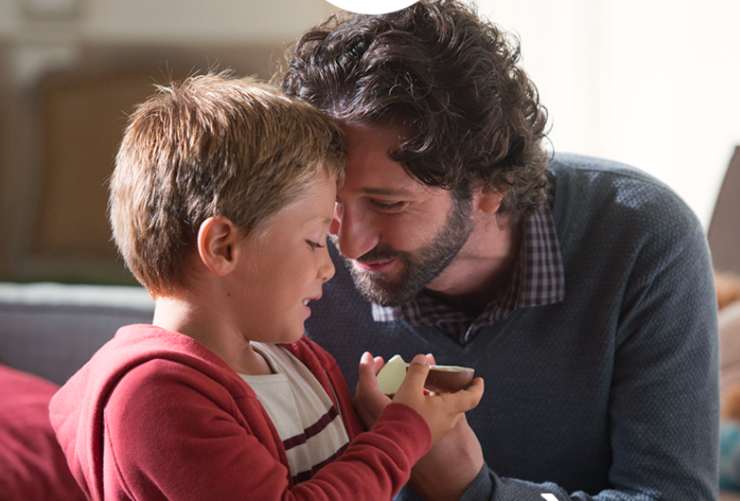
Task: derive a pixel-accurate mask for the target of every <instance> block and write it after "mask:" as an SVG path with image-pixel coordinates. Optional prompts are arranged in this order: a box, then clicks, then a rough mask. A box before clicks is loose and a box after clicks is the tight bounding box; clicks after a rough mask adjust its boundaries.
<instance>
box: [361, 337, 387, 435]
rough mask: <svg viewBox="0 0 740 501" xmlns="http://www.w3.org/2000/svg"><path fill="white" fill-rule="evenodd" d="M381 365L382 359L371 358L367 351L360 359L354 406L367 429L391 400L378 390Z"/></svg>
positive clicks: (383, 363)
mask: <svg viewBox="0 0 740 501" xmlns="http://www.w3.org/2000/svg"><path fill="white" fill-rule="evenodd" d="M383 365H385V362H384V361H383V358H382V357H373V356H372V354H371V353H369V352H367V351H366V352H365V353H363V354H362V358H360V368H359V370H358V373H357V388H356V389H355V398H354V406H355V410H356V411H357V414H359V416H360V419H361V420H362V422H363V423H364V424H365V426H366V427H368V428H370V427H371V426H372V425H373V424H375V421H377V420H378V417H379V416H380V414H381V413H382V412H383V409H385V407H386V406H387V405H388V404H389V403H391V399H390V398H388V397H387V396H386V395H384V394H383V392H381V391H380V388H378V378H377V375H378V372H380V369H382V368H383Z"/></svg>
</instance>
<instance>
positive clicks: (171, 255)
mask: <svg viewBox="0 0 740 501" xmlns="http://www.w3.org/2000/svg"><path fill="white" fill-rule="evenodd" d="M341 144H342V143H341V138H340V133H339V132H338V129H337V128H336V127H335V126H334V125H333V124H332V122H331V121H330V120H329V119H327V118H325V117H324V116H323V115H322V114H320V113H319V112H318V111H315V110H314V109H313V108H311V107H309V106H308V105H305V104H301V103H298V102H294V101H292V100H289V99H288V98H286V97H284V96H282V95H279V94H278V93H277V92H276V91H275V90H272V89H271V88H269V87H266V86H263V85H259V84H255V83H253V82H248V81H244V80H235V79H230V78H227V77H224V76H222V75H206V76H199V77H192V78H189V79H188V80H186V81H185V82H184V83H183V84H181V85H180V86H173V87H171V88H160V92H159V94H157V95H155V96H153V97H151V98H150V99H149V100H147V101H146V102H145V103H144V104H143V105H141V106H140V107H139V108H138V109H137V110H136V112H135V113H134V114H133V116H132V117H131V120H130V123H129V126H128V128H127V130H126V133H125V135H124V138H123V141H122V144H121V147H120V151H119V153H118V156H117V158H116V168H115V171H114V173H113V177H112V179H111V186H110V219H111V225H112V228H113V236H114V239H115V242H116V244H117V246H118V248H119V250H120V252H121V254H122V256H123V258H124V259H125V261H126V264H127V265H128V267H129V268H130V269H131V271H132V272H133V274H134V275H135V276H136V278H137V279H138V280H139V281H140V282H141V283H142V284H143V285H144V286H145V287H146V288H147V289H148V290H149V291H150V293H151V294H152V296H153V297H154V298H155V301H156V302H155V313H154V320H153V324H152V325H133V326H127V327H123V328H121V329H120V330H119V331H118V332H117V333H116V335H115V337H114V338H113V339H112V340H111V341H109V342H108V343H107V344H106V345H104V346H103V347H102V348H101V349H100V350H99V351H98V352H97V353H96V354H95V355H94V356H93V358H92V359H91V360H90V361H89V362H88V363H87V364H86V365H85V366H84V367H83V368H82V369H81V370H80V371H79V372H78V373H77V374H75V375H74V376H73V377H72V378H71V379H70V380H69V381H68V382H67V384H65V385H64V387H63V388H62V389H61V390H60V391H59V392H58V393H57V394H56V395H55V397H54V399H53V401H52V403H51V406H50V415H51V420H52V424H53V426H54V428H55V431H56V434H57V437H58V439H59V441H60V443H61V444H62V447H63V449H64V452H65V454H66V456H67V460H68V463H69V465H70V467H71V469H72V472H73V474H74V476H75V478H76V479H77V481H78V483H79V484H80V485H81V486H82V487H83V489H84V490H85V492H86V494H87V495H88V496H89V497H90V498H92V499H104V498H105V499H260V500H261V499H312V500H316V499H350V498H361V499H373V500H377V499H389V498H390V497H391V496H392V495H393V494H394V493H395V492H397V490H398V489H399V488H400V486H401V485H402V484H403V483H404V482H405V481H406V480H407V479H408V477H409V474H410V470H411V467H412V466H413V465H414V463H415V462H416V461H417V460H418V459H419V458H421V456H423V455H424V454H425V453H426V451H427V450H428V449H429V448H430V446H431V444H432V443H433V442H434V441H435V440H436V439H437V438H438V437H440V436H441V435H443V434H444V433H445V432H446V431H448V430H449V429H451V428H452V426H454V424H455V423H456V422H457V420H458V419H459V418H460V417H461V416H462V415H463V412H464V411H466V410H469V409H470V408H472V407H474V406H475V405H476V404H477V402H478V400H479V399H480V397H481V394H482V382H481V381H476V382H475V383H474V384H473V385H471V387H470V388H469V389H467V390H464V391H462V392H458V393H456V394H448V395H429V394H424V393H423V381H424V378H425V376H426V372H427V371H428V366H427V364H426V361H425V360H426V359H425V357H424V356H418V357H417V358H416V359H415V361H416V362H417V363H416V364H414V365H413V366H412V367H411V369H410V370H409V373H408V375H407V378H406V381H405V382H404V385H403V386H402V387H401V389H399V391H398V393H397V395H396V396H395V397H394V401H393V402H392V403H387V406H385V407H384V408H383V409H382V412H380V416H379V417H378V419H377V421H376V422H375V423H374V425H373V426H372V428H371V429H370V430H369V431H368V432H364V433H363V432H362V428H361V425H360V423H359V421H358V419H357V417H356V415H355V414H354V412H353V410H352V406H351V403H350V397H349V394H348V391H347V388H346V383H345V382H344V380H343V379H342V377H341V375H340V372H339V369H338V368H337V366H336V364H335V362H334V360H333V358H331V356H330V355H328V354H327V353H326V352H324V351H323V350H322V349H321V348H319V347H318V346H317V345H316V344H314V343H313V342H311V341H309V340H308V339H307V338H305V337H303V323H304V321H305V320H306V318H307V317H308V316H309V315H310V313H311V311H310V308H309V306H308V305H309V303H310V302H311V301H313V300H316V299H318V298H319V297H320V296H321V289H322V284H323V283H324V282H325V281H326V280H329V279H330V278H331V277H332V275H333V274H334V267H333V265H332V262H331V259H330V258H329V255H328V252H327V249H326V238H327V232H328V227H329V224H330V222H331V218H332V214H333V206H334V201H335V196H336V185H337V179H338V177H341V173H342V168H343V161H344V153H343V147H342V146H341ZM347 335H351V333H347ZM278 343H281V344H278ZM362 364H363V365H364V367H365V369H363V370H367V367H368V365H372V366H375V365H377V363H375V362H374V361H373V360H372V357H371V356H370V355H368V354H365V355H364V356H363V361H362ZM358 405H360V406H361V407H362V406H363V405H365V406H370V407H374V406H377V403H363V402H362V401H359V402H358ZM375 411H377V409H375ZM373 413H374V412H364V413H363V415H368V414H373ZM368 424H371V423H368Z"/></svg>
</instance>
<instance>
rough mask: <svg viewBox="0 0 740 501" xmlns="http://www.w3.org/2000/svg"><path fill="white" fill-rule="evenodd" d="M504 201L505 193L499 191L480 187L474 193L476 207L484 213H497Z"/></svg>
mask: <svg viewBox="0 0 740 501" xmlns="http://www.w3.org/2000/svg"><path fill="white" fill-rule="evenodd" d="M503 201H504V194H503V193H501V192H498V191H490V190H483V189H478V190H475V192H474V193H473V204H474V207H475V209H476V210H478V211H480V212H482V213H484V214H489V215H490V214H496V213H497V212H498V210H499V209H500V208H501V203H502V202H503Z"/></svg>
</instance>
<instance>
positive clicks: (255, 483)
mask: <svg viewBox="0 0 740 501" xmlns="http://www.w3.org/2000/svg"><path fill="white" fill-rule="evenodd" d="M241 404H244V405H245V406H246V408H249V411H246V412H247V413H250V414H252V416H247V419H249V422H248V423H247V422H240V421H241V417H240V416H241V411H240V410H239V408H238V407H237V405H238V404H236V403H235V401H234V400H233V398H231V396H230V394H229V393H228V391H227V390H226V388H225V387H223V386H221V385H219V384H217V383H216V382H215V381H213V380H212V379H210V378H208V377H206V376H205V375H203V374H201V373H199V372H197V371H195V370H193V369H191V368H189V367H187V366H184V365H181V364H178V363H176V362H170V361H165V360H156V361H152V362H148V363H146V364H143V365H141V366H139V367H137V368H136V369H133V370H132V371H131V372H129V373H128V374H127V375H126V376H125V377H124V378H123V379H122V380H121V381H120V383H119V384H118V386H117V387H116V389H115V391H114V392H113V394H112V395H111V398H110V400H109V402H108V405H107V406H106V410H105V427H106V446H107V449H108V451H107V457H106V459H107V463H106V466H107V468H108V469H107V471H106V472H105V476H106V479H107V484H108V485H107V486H106V487H107V488H108V487H111V486H112V485H113V484H117V488H120V489H121V490H122V491H123V492H124V493H125V494H127V495H128V496H130V497H132V498H135V499H155V498H167V499H179V500H189V499H193V500H195V499H223V500H230V499H261V500H262V499H264V500H278V499H284V500H292V499H306V500H312V501H313V500H346V499H367V500H381V499H390V498H391V497H392V495H393V494H394V493H396V492H397V491H398V489H400V487H401V486H402V485H403V484H404V483H405V482H406V481H407V480H408V476H409V473H410V471H411V467H412V466H413V465H414V464H415V463H416V461H417V460H418V459H419V458H420V457H421V456H422V455H423V454H425V453H426V452H427V451H428V449H429V447H430V434H429V429H428V427H427V425H426V423H425V422H424V421H423V419H422V418H421V417H420V416H419V415H418V414H417V413H416V412H415V411H413V410H412V409H410V408H408V407H406V406H403V405H399V404H392V405H390V406H389V407H388V408H387V409H386V411H385V412H384V413H383V415H382V416H381V418H380V419H379V420H378V422H377V423H376V425H375V426H374V427H373V429H372V430H371V431H369V432H366V433H362V434H360V435H358V436H357V437H356V438H355V440H353V441H352V442H351V443H350V445H349V446H348V447H347V449H345V451H344V453H343V454H342V455H341V456H340V457H339V458H338V459H337V460H335V461H333V462H332V463H330V464H328V465H327V466H325V467H324V468H322V469H321V470H320V471H319V472H318V473H317V474H315V475H314V476H313V478H312V479H311V480H308V481H306V482H302V483H300V484H298V485H294V486H291V485H289V482H288V474H287V470H286V467H285V466H284V465H283V464H282V463H281V462H280V461H279V460H278V459H277V456H276V454H275V453H274V451H273V452H270V446H269V444H267V445H266V444H263V443H261V442H260V441H259V440H258V439H257V436H255V433H257V434H260V433H261V434H262V436H268V435H266V432H265V430H266V427H265V426H264V422H263V421H264V418H263V417H262V415H261V414H262V413H261V410H260V407H259V406H258V404H257V401H256V400H253V399H249V401H246V402H242V403H241ZM257 428H261V429H257ZM113 479H115V480H113ZM115 488H116V487H114V489H115ZM107 494H113V493H107Z"/></svg>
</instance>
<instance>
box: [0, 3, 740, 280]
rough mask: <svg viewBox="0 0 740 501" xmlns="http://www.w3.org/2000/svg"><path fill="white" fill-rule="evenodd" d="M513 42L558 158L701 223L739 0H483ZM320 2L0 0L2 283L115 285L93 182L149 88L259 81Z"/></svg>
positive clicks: (721, 147) (739, 95)
mask: <svg viewBox="0 0 740 501" xmlns="http://www.w3.org/2000/svg"><path fill="white" fill-rule="evenodd" d="M478 6H479V10H480V12H481V14H482V15H484V16H486V17H488V18H490V19H491V20H493V21H494V22H496V23H498V24H500V25H501V26H502V27H503V28H505V29H507V30H510V31H512V32H513V33H515V34H517V35H518V36H520V38H521V41H522V54H523V58H522V64H523V66H524V67H525V69H527V71H528V72H529V73H530V74H531V76H532V77H533V79H534V80H535V82H536V83H537V85H538V88H539V89H540V92H541V96H542V101H543V103H544V104H545V105H546V106H547V107H548V109H549V110H550V119H551V125H552V130H551V134H550V138H551V141H552V146H553V148H554V149H555V150H557V151H566V150H567V151H575V152H580V153H587V154H593V155H598V156H605V157H608V158H612V159H617V160H621V161H624V162H627V163H631V164H633V165H636V166H638V167H640V168H642V169H644V170H647V171H648V172H651V173H652V174H654V175H656V176H657V177H658V178H660V179H662V180H663V181H665V182H666V183H668V184H669V185H670V186H672V187H673V188H674V189H675V190H676V191H677V192H678V193H679V194H680V195H681V196H682V197H683V198H684V199H685V200H686V201H687V202H688V203H689V205H690V206H691V207H692V208H693V209H694V210H695V211H696V213H697V215H698V216H699V218H700V219H701V221H702V222H703V224H704V225H705V227H707V226H708V224H709V221H710V217H711V213H712V209H713V207H714V201H715V198H716V194H717V191H718V189H719V186H720V183H721V182H722V178H723V175H724V171H725V168H726V166H727V164H728V162H729V160H730V156H731V153H732V151H733V148H734V146H735V145H737V144H740V125H738V121H739V120H740V64H737V60H740V30H739V29H738V28H740V25H739V21H738V20H740V2H735V1H724V0H706V1H703V2H699V1H695V0H674V1H669V0H651V1H650V2H638V0H624V1H619V2H617V1H614V0H557V1H554V0H480V1H479V2H478ZM332 11H333V8H332V7H331V6H329V4H327V3H325V2H324V1H323V0H269V1H263V0H211V1H208V2H203V1H196V0H187V1H186V0H146V1H145V0H127V1H120V0H0V110H2V113H1V114H0V214H2V216H0V280H15V281H32V280H58V281H71V282H96V283H110V282H126V281H130V280H131V279H130V278H129V275H128V273H127V272H126V271H125V270H124V269H123V267H122V265H121V263H120V262H119V261H118V260H117V258H116V256H115V251H114V248H113V246H112V244H111V242H110V236H109V231H108V228H107V221H106V214H105V203H106V191H105V190H106V186H105V184H106V180H107V177H108V176H109V175H110V172H111V170H112V166H113V156H114V154H115V151H116V148H117V145H118V142H119V141H120V136H121V132H122V129H123V127H124V125H125V120H126V115H127V113H129V112H130V111H131V109H132V106H133V104H134V103H136V102H139V101H141V100H142V99H143V98H144V97H145V96H146V95H148V94H149V93H151V91H152V84H153V83H155V82H158V83H163V82H167V81H168V80H169V79H171V78H182V77H183V76H184V75H186V74H188V73H191V72H193V71H203V70H206V69H208V68H211V67H218V68H233V69H235V70H236V72H237V73H239V74H256V75H258V76H261V77H263V78H267V77H269V76H270V75H271V74H272V72H273V71H274V69H275V64H276V61H277V60H278V59H279V58H280V57H281V55H282V52H283V50H284V49H285V47H286V46H287V45H288V44H290V43H291V42H292V41H293V40H295V39H296V38H297V37H298V36H299V35H300V34H301V33H302V32H303V31H304V30H306V29H308V28H309V27H311V26H312V25H314V24H317V23H318V22H320V21H321V20H323V19H324V18H325V17H326V16H327V15H328V14H329V13H331V12H332Z"/></svg>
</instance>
